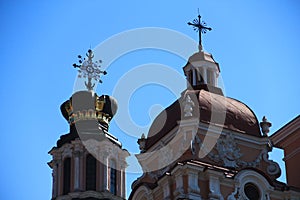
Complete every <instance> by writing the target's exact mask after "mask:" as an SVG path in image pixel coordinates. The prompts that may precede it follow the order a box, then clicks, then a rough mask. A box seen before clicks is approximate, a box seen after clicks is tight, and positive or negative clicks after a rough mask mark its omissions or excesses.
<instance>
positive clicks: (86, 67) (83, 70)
mask: <svg viewBox="0 0 300 200" xmlns="http://www.w3.org/2000/svg"><path fill="white" fill-rule="evenodd" d="M86 56H87V58H88V59H87V60H86V59H85V58H83V60H82V56H81V55H78V58H79V60H78V62H79V64H76V63H74V64H73V67H74V68H79V69H78V78H88V82H84V84H85V86H86V88H87V89H88V90H93V88H94V87H95V83H92V80H93V79H94V80H95V81H99V83H102V80H101V79H100V74H103V75H106V74H107V72H106V71H102V70H100V67H101V63H102V61H101V60H97V61H96V62H93V58H94V53H93V51H92V50H91V49H89V50H88V53H86Z"/></svg>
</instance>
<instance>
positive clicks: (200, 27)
mask: <svg viewBox="0 0 300 200" xmlns="http://www.w3.org/2000/svg"><path fill="white" fill-rule="evenodd" d="M187 24H188V25H190V26H193V28H194V30H195V31H197V32H198V33H199V51H202V37H201V34H202V33H203V34H205V33H206V32H207V31H211V30H212V28H210V27H207V26H206V23H205V22H204V21H201V16H200V14H199V8H198V19H194V20H193V23H191V22H188V23H187Z"/></svg>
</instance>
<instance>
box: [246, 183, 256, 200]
mask: <svg viewBox="0 0 300 200" xmlns="http://www.w3.org/2000/svg"><path fill="white" fill-rule="evenodd" d="M244 192H245V195H246V197H247V198H248V199H249V200H259V198H260V192H259V189H258V188H257V187H256V185H254V184H252V183H247V184H245V186H244Z"/></svg>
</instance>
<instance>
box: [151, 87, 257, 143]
mask: <svg viewBox="0 0 300 200" xmlns="http://www.w3.org/2000/svg"><path fill="white" fill-rule="evenodd" d="M188 94H189V95H190V96H194V97H195V98H196V99H195V100H196V101H198V102H196V103H195V106H197V107H198V109H197V108H194V110H196V111H197V113H198V111H199V113H198V114H197V116H199V121H200V122H203V123H207V124H209V123H212V124H214V125H216V126H220V127H223V128H225V129H229V130H233V131H237V132H240V133H242V134H248V135H252V136H256V137H262V136H261V133H260V128H259V123H258V120H257V118H256V116H255V114H254V113H253V111H252V110H251V109H250V108H249V107H248V106H247V105H245V104H244V103H242V102H240V101H238V100H235V99H232V98H229V97H224V96H221V95H218V94H214V93H211V92H208V91H205V90H187V91H186V92H185V94H184V95H183V96H186V95H188ZM183 100H184V99H183V97H181V98H179V99H178V100H177V101H175V102H174V103H173V104H172V105H170V106H169V107H168V108H166V109H165V110H164V111H163V112H161V113H160V114H159V115H158V116H157V117H156V119H155V120H154V121H153V123H152V125H151V127H150V129H149V133H148V137H147V141H146V149H148V148H150V147H151V146H152V145H153V144H154V143H156V142H157V141H159V140H160V139H161V138H162V137H163V136H164V135H165V134H167V133H168V132H169V131H171V130H172V129H173V128H174V127H175V126H176V125H177V124H178V121H179V120H181V119H183V118H184V117H183V111H182V110H183V106H181V105H184V103H183ZM197 104H198V105H197ZM212 110H213V111H214V113H213V115H212ZM194 112H195V111H194ZM224 112H226V115H225V119H224V118H223V119H222V117H218V116H224Z"/></svg>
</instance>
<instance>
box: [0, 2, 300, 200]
mask: <svg viewBox="0 0 300 200" xmlns="http://www.w3.org/2000/svg"><path fill="white" fill-rule="evenodd" d="M197 8H199V9H200V14H201V15H202V16H203V19H204V20H205V21H206V22H207V23H208V24H209V25H210V26H212V28H213V31H211V32H210V33H209V34H206V35H205V36H204V39H203V40H204V44H205V49H206V50H207V51H208V52H210V53H212V54H213V55H214V58H215V59H216V60H217V61H218V62H219V63H220V67H221V75H222V78H223V81H224V86H225V89H226V95H227V96H230V97H233V98H236V99H238V100H241V101H242V102H244V103H246V104H247V105H248V106H249V107H251V108H252V109H253V110H254V112H255V113H256V115H257V117H258V118H259V119H261V118H262V117H263V116H264V115H266V116H267V118H268V119H269V120H270V121H271V122H272V123H273V126H272V128H271V133H273V132H275V131H276V130H278V129H279V128H280V127H281V126H283V125H284V124H285V123H287V122H288V121H290V120H292V119H293V118H294V117H296V116H297V115H298V114H299V110H300V109H299V101H300V93H299V91H300V84H299V73H300V69H299V68H300V66H299V62H298V61H299V53H300V40H299V35H300V28H299V21H300V12H299V8H300V4H299V2H298V1H296V0H289V1H280V0H265V1H261V0H251V1H234V0H228V1H219V0H206V1H204V0H197V1H196V0H193V1H169V0H164V1H162V0H152V1H136V0H133V1H121V0H120V1H115V0H112V1H96V0H90V1H83V0H82V1H79V0H78V1H73V0H72V1H71V0H68V1H1V2H0V9H1V12H0V28H1V37H0V43H1V49H0V56H1V61H2V62H1V72H2V77H1V80H0V81H1V90H0V95H1V111H2V112H1V117H0V118H1V126H2V133H1V134H0V137H1V138H0V145H1V151H0V156H1V157H0V158H1V165H0V173H1V183H0V184H1V187H0V188H1V191H0V199H11V200H19V199H23V200H27V199H28V200H29V199H50V198H51V184H52V179H51V171H50V168H49V167H48V166H47V162H48V161H50V159H51V158H50V156H49V155H48V154H47V152H48V151H49V150H50V149H51V148H52V147H53V146H54V145H55V143H56V141H57V139H58V138H59V136H60V135H62V134H64V133H67V132H68V125H67V123H66V121H65V120H64V119H63V117H62V116H61V114H60V110H59V106H60V105H61V103H62V102H63V101H65V100H66V99H68V98H69V97H70V95H71V94H72V91H73V85H74V81H75V77H76V71H75V70H74V69H73V68H72V64H73V63H74V62H75V61H76V56H77V55H78V54H84V53H85V52H86V51H87V49H88V48H89V47H90V46H91V47H92V48H94V47H96V46H97V45H98V44H99V43H101V42H103V41H104V40H106V39H107V38H109V37H111V36H113V35H115V34H118V33H120V32H122V31H126V30H129V29H133V28H142V27H163V28H168V29H173V30H176V31H179V32H181V33H183V34H186V35H188V36H190V37H192V38H194V39H195V40H196V39H197V34H196V33H195V32H194V31H193V30H192V28H191V27H188V26H187V24H186V23H187V22H188V21H191V20H192V19H194V18H195V17H196V16H197ZM174 42H176V41H174ZM120 45H121V44H120ZM150 62H156V63H162V64H165V65H168V66H171V67H172V68H174V69H175V70H176V71H178V72H179V73H181V74H183V72H182V67H183V66H184V64H185V62H184V61H183V60H181V59H178V58H176V57H175V56H172V55H169V54H168V53H165V52H161V51H155V53H153V52H152V51H150V50H149V51H148V50H144V51H138V52H133V53H130V54H128V55H124V56H122V57H121V58H119V59H118V60H116V61H115V62H114V63H113V64H112V65H111V66H109V68H108V73H109V74H108V75H107V76H106V77H104V78H103V82H104V83H103V84H102V85H101V86H100V87H99V88H98V92H99V93H102V92H104V93H107V94H111V93H112V90H113V88H114V85H115V83H116V82H117V81H118V80H119V79H120V77H121V76H122V75H123V74H125V73H126V72H128V71H129V70H130V69H132V68H134V67H136V66H138V65H141V64H145V63H150ZM150 76H152V75H151V74H150ZM153 76H155V75H153ZM162 92H164V93H162ZM162 94H165V95H162ZM145 96H146V97H152V98H145ZM174 100H175V97H174V95H172V94H170V93H169V92H168V91H166V89H163V88H160V87H158V86H157V85H152V86H151V85H149V86H146V87H143V88H140V89H139V90H138V91H137V92H136V93H135V94H134V95H133V96H132V99H131V100H130V106H129V109H130V112H131V114H132V118H133V120H136V123H137V124H142V125H145V124H146V125H147V124H149V120H150V118H149V116H148V110H149V108H150V107H151V105H154V104H160V105H161V106H163V107H166V106H168V105H169V104H170V103H171V102H172V101H174ZM141 102H142V103H141ZM110 131H111V132H112V133H113V134H115V135H117V136H118V137H119V139H120V140H121V142H123V146H124V148H127V149H128V150H129V151H130V152H138V148H137V146H135V145H136V139H137V138H135V137H132V136H128V137H127V136H126V134H124V133H122V130H121V129H120V128H119V127H118V126H117V125H116V123H114V122H113V123H112V125H111V129H110ZM135 134H140V133H135ZM281 156H282V154H280V153H278V152H277V151H276V153H275V154H273V155H272V158H273V159H275V160H276V161H278V162H281V159H282V157H281ZM133 178H134V177H133V176H131V177H130V179H129V180H128V183H127V184H128V188H129V186H130V184H131V182H132V179H133ZM280 180H282V181H284V180H285V177H284V176H282V177H281V179H280Z"/></svg>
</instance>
